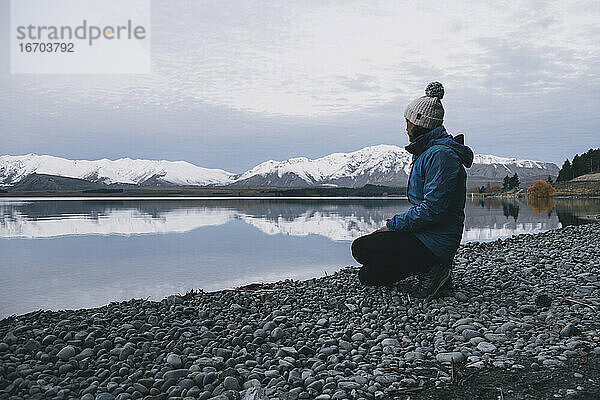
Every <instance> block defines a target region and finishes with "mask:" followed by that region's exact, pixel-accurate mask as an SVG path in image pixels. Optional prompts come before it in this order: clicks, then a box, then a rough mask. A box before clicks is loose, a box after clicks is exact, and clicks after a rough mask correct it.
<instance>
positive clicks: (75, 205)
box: [0, 198, 600, 318]
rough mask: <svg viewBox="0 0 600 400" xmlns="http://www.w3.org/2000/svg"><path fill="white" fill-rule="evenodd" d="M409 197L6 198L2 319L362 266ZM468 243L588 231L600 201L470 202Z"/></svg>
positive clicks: (0, 231) (2, 206)
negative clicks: (361, 243) (364, 248)
mask: <svg viewBox="0 0 600 400" xmlns="http://www.w3.org/2000/svg"><path fill="white" fill-rule="evenodd" d="M408 208H409V203H408V201H407V200H406V199H405V198H377V199H368V198H336V199H333V198H311V199H303V198H288V199H282V198H270V199H267V198H262V199H256V198H255V199H244V198H230V199H226V198H212V199H206V198H203V199H114V198H112V199H47V198H46V199H25V198H24V199H6V198H5V199H0V257H1V261H0V262H1V264H0V274H1V276H2V279H1V280H0V318H4V317H6V316H9V315H11V314H22V313H26V312H30V311H35V310H38V309H40V308H42V309H51V310H59V309H66V308H68V309H76V308H84V307H85V308H87V307H96V306H101V305H104V304H108V303H109V302H111V301H122V300H129V299H131V298H149V299H152V300H160V299H161V298H163V297H165V296H168V295H170V294H174V293H180V294H184V293H185V292H187V291H189V290H190V289H203V290H206V291H212V290H218V289H223V288H231V287H235V286H240V285H244V284H248V283H252V282H268V281H277V280H282V279H287V278H292V279H306V278H311V277H318V276H323V275H324V274H326V273H332V272H334V271H336V270H338V269H340V268H342V267H344V266H346V265H357V264H356V262H355V261H354V260H353V259H352V256H351V255H350V244H351V242H352V240H354V239H355V238H357V237H359V236H361V235H364V234H368V233H371V232H373V231H374V230H376V229H378V228H379V227H381V226H383V225H384V222H385V220H386V218H390V217H391V216H393V215H394V214H397V213H401V212H403V211H405V210H407V209H408ZM465 214H466V219H465V229H464V233H463V242H468V241H477V240H479V241H488V240H495V239H498V238H504V237H509V236H511V235H514V234H520V233H535V232H542V231H545V230H549V229H554V228H559V227H562V226H566V225H573V224H582V223H586V222H587V221H589V220H592V219H593V217H590V216H593V215H598V214H600V199H556V200H551V199H542V200H538V201H534V202H531V201H530V202H529V203H527V201H525V200H517V199H502V200H500V199H486V200H483V199H477V198H475V199H470V198H469V199H467V205H466V208H465Z"/></svg>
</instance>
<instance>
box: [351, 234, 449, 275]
mask: <svg viewBox="0 0 600 400" xmlns="http://www.w3.org/2000/svg"><path fill="white" fill-rule="evenodd" d="M352 256H353V257H354V259H355V260H356V261H358V262H359V263H361V264H363V266H362V268H361V269H360V271H359V272H358V278H359V279H360V282H361V283H362V284H363V285H370V286H382V285H392V284H393V283H395V282H398V281H399V280H402V279H404V278H407V277H409V276H412V275H418V274H422V273H425V272H428V271H429V270H430V269H431V267H432V266H433V265H434V264H438V263H441V260H440V259H439V258H438V257H437V256H436V255H435V254H433V253H432V252H431V250H429V249H428V248H427V247H426V246H425V245H424V244H423V243H422V242H421V241H420V240H419V239H418V238H417V237H416V236H415V235H414V234H412V233H410V232H393V231H388V232H377V233H371V234H370V235H365V236H361V237H359V238H358V239H356V240H355V241H354V242H352Z"/></svg>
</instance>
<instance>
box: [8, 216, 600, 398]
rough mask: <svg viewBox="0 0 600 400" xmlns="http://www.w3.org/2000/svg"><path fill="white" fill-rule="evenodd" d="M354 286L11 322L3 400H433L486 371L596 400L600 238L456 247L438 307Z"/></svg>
mask: <svg viewBox="0 0 600 400" xmlns="http://www.w3.org/2000/svg"><path fill="white" fill-rule="evenodd" d="M348 251H350V249H349V250H348ZM357 272H358V267H357V266H347V267H344V268H342V269H341V270H339V271H338V272H336V273H334V274H331V275H328V276H323V277H320V278H314V279H309V280H306V281H292V280H286V281H281V282H276V283H257V284H252V285H248V286H244V287H240V288H236V289H233V290H223V291H218V292H203V291H198V292H190V293H187V294H184V295H172V296H169V297H167V298H165V299H163V300H162V301H160V302H155V301H147V300H143V299H134V300H131V301H127V302H121V303H111V304H109V305H106V306H103V307H99V308H94V309H82V310H65V311H43V310H40V311H37V312H33V313H29V314H26V315H20V316H12V317H9V318H6V319H4V320H2V321H0V399H21V398H31V399H45V398H52V399H54V398H56V399H84V400H94V399H96V400H113V399H118V400H125V399H220V400H226V399H253V400H258V399H291V400H295V399H321V400H327V399H386V398H404V399H406V398H412V399H417V398H440V397H438V396H437V395H436V393H445V392H444V390H447V389H448V388H450V387H452V386H453V385H458V384H460V383H461V382H462V385H463V386H464V385H467V386H468V385H469V384H470V383H469V382H472V381H470V380H471V379H473V378H471V377H472V376H475V377H476V376H477V374H478V373H483V372H484V371H487V372H490V371H491V372H492V373H493V372H494V371H496V372H503V373H504V372H506V371H508V372H510V373H516V374H518V375H523V376H526V375H527V374H529V373H534V372H538V373H548V374H550V375H552V373H553V372H552V371H563V372H564V371H567V369H568V371H567V372H564V374H567V375H568V379H566V381H565V382H566V383H564V384H561V385H560V387H556V388H553V389H552V394H551V395H550V396H549V398H563V397H564V398H597V397H594V396H595V395H597V394H598V391H599V390H600V389H599V388H600V378H599V377H598V375H593V374H591V373H590V372H589V371H587V369H586V368H585V366H584V367H582V368H580V369H579V370H572V369H569V368H571V367H570V366H571V365H572V363H573V362H577V360H579V361H580V360H583V359H585V360H586V361H585V362H586V363H588V364H590V363H593V364H597V363H598V361H600V317H599V316H598V315H599V311H600V223H590V224H586V225H580V226H568V227H565V228H560V229H555V230H552V231H547V232H543V233H538V234H523V235H517V236H513V237H511V238H508V239H504V240H497V241H493V242H482V243H479V242H473V243H467V244H465V245H461V247H460V249H459V251H458V253H457V255H456V257H455V265H454V269H453V285H454V290H453V291H451V292H444V293H442V296H441V297H439V298H437V299H433V300H423V299H416V298H414V297H412V296H411V295H410V293H411V290H412V289H413V288H414V286H415V285H416V283H417V280H416V279H415V278H409V279H407V280H405V281H403V282H400V283H399V284H397V285H396V286H394V287H376V288H371V287H363V286H362V285H360V283H359V282H358V279H357ZM578 365H581V364H578ZM561 373H562V372H561ZM567 375H565V376H567ZM534 383H535V382H534ZM472 389H473V390H475V391H476V390H477V388H472ZM500 395H501V396H502V398H503V399H504V398H505V399H509V398H541V397H536V396H535V395H533V394H532V395H531V396H532V397H527V395H526V394H523V392H516V391H513V392H510V391H507V392H502V391H500ZM411 396H412V397H411ZM419 396H421V397H419ZM494 396H495V397H488V398H496V397H498V393H495V394H494ZM498 398H499V397H498Z"/></svg>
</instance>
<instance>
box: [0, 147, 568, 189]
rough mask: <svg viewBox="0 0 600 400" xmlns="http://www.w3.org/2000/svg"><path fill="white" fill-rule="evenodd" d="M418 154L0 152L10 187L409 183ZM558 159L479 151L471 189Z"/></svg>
mask: <svg viewBox="0 0 600 400" xmlns="http://www.w3.org/2000/svg"><path fill="white" fill-rule="evenodd" d="M411 161H412V154H410V153H408V152H407V151H406V150H405V149H404V148H402V147H399V146H393V145H383V144H382V145H378V146H370V147H365V148H363V149H360V150H357V151H354V152H350V153H333V154H329V155H327V156H324V157H321V158H317V159H310V158H306V157H296V158H290V159H289V160H285V161H274V160H269V161H265V162H263V163H261V164H258V165H257V166H255V167H254V168H252V169H250V170H248V171H246V172H244V173H242V174H237V175H236V174H233V173H230V172H227V171H223V170H220V169H208V168H202V167H198V166H196V165H193V164H190V163H188V162H185V161H164V160H161V161H155V160H132V159H130V158H122V159H118V160H114V161H113V160H108V159H102V160H96V161H86V160H67V159H64V158H59V157H53V156H46V155H42V156H40V155H35V154H28V155H24V156H1V157H0V185H4V186H10V185H14V184H15V183H17V182H19V181H20V180H21V179H23V178H24V177H26V176H28V175H31V174H33V173H37V174H47V175H58V176H63V177H69V178H79V179H85V180H87V181H90V182H100V183H106V184H110V183H124V184H134V185H144V186H149V185H152V186H154V185H164V184H167V185H195V186H210V185H219V186H226V185H238V186H251V187H259V186H267V187H268V186H270V187H309V186H339V187H362V186H364V185H366V184H378V185H385V186H394V187H404V186H406V184H407V182H408V175H409V174H410V168H411ZM558 171H559V168H558V166H557V165H556V164H553V163H547V162H543V161H534V160H519V159H516V158H507V157H498V156H494V155H485V154H476V155H475V158H474V162H473V165H472V167H471V168H468V169H467V174H468V181H467V186H468V187H469V188H472V187H475V186H480V185H485V184H487V183H490V184H492V185H502V180H503V178H504V177H505V176H506V175H511V176H512V175H514V174H515V173H517V174H518V175H519V178H520V180H521V183H522V187H526V186H525V185H529V184H531V182H532V181H533V180H534V179H546V178H547V177H548V176H552V177H556V176H557V175H558Z"/></svg>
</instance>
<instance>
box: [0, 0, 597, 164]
mask: <svg viewBox="0 0 600 400" xmlns="http://www.w3.org/2000/svg"><path fill="white" fill-rule="evenodd" d="M422 3H425V4H422ZM441 3H443V4H441ZM516 3H517V2H514V1H509V2H502V1H498V0H494V1H489V2H483V1H477V2H474V1H465V2H459V1H452V2H439V1H435V2H424V1H415V2H404V1H390V2H386V1H381V2H376V1H369V2H356V3H354V2H351V1H339V2H329V1H322V0H320V1H293V2H292V1H282V2H273V1H267V2H262V1H258V0H252V1H247V0H246V1H230V0H223V1H216V0H215V1H197V0H194V1H192V0H189V1H183V0H181V1H179V0H178V1H166V0H165V1H153V2H152V73H151V74H144V75H123V74H121V75H112V74H107V75H85V74H82V75H58V74H55V75H51V74H47V75H44V74H40V75H27V74H21V75H17V74H13V75H11V74H10V55H9V48H8V39H9V34H10V32H9V30H10V13H9V1H8V0H0V27H1V28H0V30H1V33H0V40H1V42H2V43H3V45H2V46H1V47H0V49H1V53H0V60H1V65H0V85H1V86H0V87H1V93H0V96H1V97H0V143H1V144H2V145H1V146H0V154H12V155H19V154H26V153H31V152H33V153H38V154H51V155H56V156H61V157H67V158H82V159H98V158H104V157H107V158H120V157H132V158H148V159H168V160H186V161H189V162H192V163H195V164H197V165H201V166H205V167H210V168H223V169H226V170H228V171H231V172H241V171H243V170H246V169H249V168H250V167H252V166H254V165H256V164H257V163H259V162H262V161H265V160H268V159H275V160H282V159H287V158H290V157H295V156H307V157H311V158H316V157H321V156H324V155H326V154H329V153H332V152H347V151H354V150H358V149H360V148H362V147H365V146H369V145H376V144H382V143H383V144H395V145H399V146H404V145H406V144H407V143H408V141H407V136H406V133H405V122H404V118H403V112H404V108H405V107H406V104H407V103H408V102H410V101H412V100H413V99H415V98H417V97H419V96H422V95H423V91H424V88H425V86H426V85H427V83H428V82H430V81H433V80H437V81H440V82H442V83H443V84H444V86H445V88H446V95H445V97H444V99H443V104H444V107H445V109H446V117H445V121H444V125H445V127H446V128H447V130H448V131H449V132H450V133H452V134H456V133H459V132H460V133H464V134H465V136H466V141H467V144H468V145H470V146H471V147H472V148H473V150H474V151H475V153H480V154H494V155H499V156H506V157H518V158H526V159H536V160H543V161H551V162H555V163H557V164H559V166H560V165H561V164H562V162H563V161H564V160H565V159H566V158H572V157H573V155H574V154H575V153H582V152H585V151H586V150H587V149H588V148H590V147H600V133H599V128H600V116H599V112H598V110H600V96H599V95H598V93H599V92H600V52H599V50H600V40H599V39H598V38H599V37H600V22H599V21H600V2H599V1H597V0H593V1H573V2H570V1H569V2H565V1H564V0H562V1H556V2H549V1H539V2H537V1H525V2H521V4H520V5H515V4H516ZM115 61H116V60H115Z"/></svg>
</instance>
